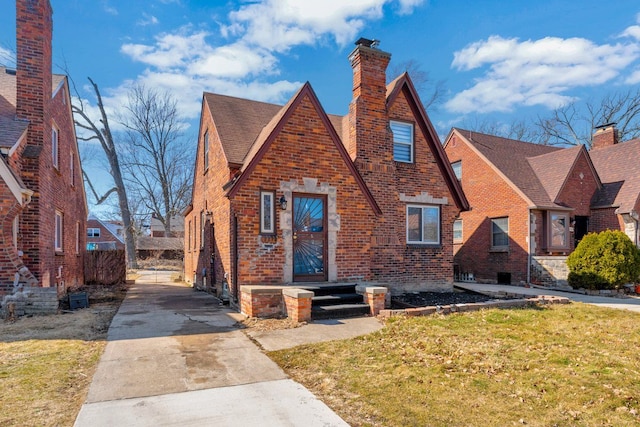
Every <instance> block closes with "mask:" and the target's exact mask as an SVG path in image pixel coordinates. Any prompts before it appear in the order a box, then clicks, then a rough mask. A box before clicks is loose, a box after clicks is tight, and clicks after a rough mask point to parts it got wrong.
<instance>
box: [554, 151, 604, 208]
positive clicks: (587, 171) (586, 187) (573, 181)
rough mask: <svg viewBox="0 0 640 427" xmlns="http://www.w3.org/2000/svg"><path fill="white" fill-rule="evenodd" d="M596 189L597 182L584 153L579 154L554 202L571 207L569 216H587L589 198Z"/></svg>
mask: <svg viewBox="0 0 640 427" xmlns="http://www.w3.org/2000/svg"><path fill="white" fill-rule="evenodd" d="M581 176H582V178H581ZM597 189H598V183H597V181H596V177H595V176H594V174H593V170H592V169H591V168H590V167H589V163H588V161H587V157H586V153H585V154H584V155H583V154H580V155H579V157H578V159H577V161H576V162H575V164H574V166H573V169H572V170H571V173H570V174H569V176H568V177H567V180H566V182H565V184H564V187H563V188H562V190H561V191H560V193H559V194H558V198H557V200H556V203H558V204H560V205H565V206H570V207H572V208H573V209H574V211H573V212H572V213H571V216H575V215H579V216H589V214H590V212H591V207H590V206H591V198H592V197H593V195H594V194H595V192H596V190H597Z"/></svg>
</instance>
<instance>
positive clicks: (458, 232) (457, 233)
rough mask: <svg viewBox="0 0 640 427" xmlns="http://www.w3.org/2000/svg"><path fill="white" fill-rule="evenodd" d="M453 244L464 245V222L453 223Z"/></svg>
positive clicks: (458, 220)
mask: <svg viewBox="0 0 640 427" xmlns="http://www.w3.org/2000/svg"><path fill="white" fill-rule="evenodd" d="M453 243H462V220H461V219H456V220H455V221H454V222H453Z"/></svg>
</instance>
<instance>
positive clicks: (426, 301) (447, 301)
mask: <svg viewBox="0 0 640 427" xmlns="http://www.w3.org/2000/svg"><path fill="white" fill-rule="evenodd" d="M494 299H495V297H490V296H487V295H482V294H476V293H472V292H412V293H406V294H402V295H394V296H392V297H391V308H392V309H397V308H412V307H430V306H438V305H440V306H444V305H451V304H468V303H474V302H486V301H490V300H494Z"/></svg>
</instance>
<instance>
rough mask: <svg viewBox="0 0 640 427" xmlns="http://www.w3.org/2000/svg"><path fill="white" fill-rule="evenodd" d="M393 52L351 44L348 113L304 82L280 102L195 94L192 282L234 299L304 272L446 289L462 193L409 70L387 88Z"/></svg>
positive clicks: (321, 278)
mask: <svg viewBox="0 0 640 427" xmlns="http://www.w3.org/2000/svg"><path fill="white" fill-rule="evenodd" d="M390 56H391V55H390V54H389V53H386V52H383V51H381V50H379V49H377V48H376V47H375V44H373V45H372V42H371V41H370V40H366V39H360V40H359V41H358V42H357V43H356V48H355V49H354V51H353V52H352V53H351V54H350V56H349V60H350V61H351V66H352V68H353V101H352V102H351V104H350V106H349V113H348V114H347V115H346V116H344V117H342V116H334V115H327V114H326V113H325V111H324V109H323V107H322V105H321V104H320V102H319V101H318V98H317V97H316V94H315V93H314V91H313V89H312V88H311V85H310V84H309V83H306V84H305V85H303V86H302V87H301V88H300V89H299V90H298V92H297V93H296V94H295V95H293V97H292V98H291V99H290V100H289V102H288V103H287V104H286V105H284V106H281V105H273V104H267V103H262V102H257V101H251V100H247V99H240V98H233V97H229V96H223V95H216V94H212V93H205V94H204V97H203V102H202V114H201V122H200V133H199V143H198V151H197V156H196V167H195V170H194V184H193V196H192V203H191V205H190V206H189V207H188V208H187V210H186V211H185V251H184V252H185V272H186V277H187V280H189V281H193V282H194V283H195V284H196V285H197V286H198V287H203V288H206V289H207V290H210V291H213V292H217V293H218V294H220V293H221V292H222V290H223V287H224V288H225V289H226V288H227V286H228V289H229V294H230V296H231V300H232V302H237V300H238V299H239V297H240V295H239V293H240V287H243V288H244V287H248V286H245V285H286V286H290V285H294V286H295V285H300V283H301V282H303V283H304V282H309V281H311V282H351V283H359V284H362V283H371V284H379V285H382V286H384V287H387V288H388V289H390V290H391V292H392V293H393V292H397V293H400V292H403V291H406V290H416V289H421V290H429V289H431V290H436V289H437V290H444V289H447V290H450V289H452V284H453V258H452V255H453V246H452V242H453V237H452V232H453V221H454V219H455V218H456V217H457V216H458V214H459V212H460V211H461V210H464V209H467V202H466V199H465V197H464V194H463V193H462V191H461V188H460V185H459V183H458V181H457V180H456V179H455V176H454V174H453V171H452V169H451V166H450V165H449V162H448V161H447V159H446V155H445V153H444V151H443V148H442V145H441V143H440V141H439V138H438V136H437V134H436V132H435V130H434V128H433V126H432V124H431V122H430V121H429V118H428V117H427V114H426V112H425V111H424V109H423V107H422V104H421V102H420V100H419V98H418V95H417V93H416V91H415V88H414V86H413V84H412V82H411V79H410V78H409V76H408V75H407V74H406V73H405V74H403V75H401V76H399V77H398V78H397V79H395V80H394V81H393V82H391V83H390V84H389V85H388V86H387V85H386V67H387V64H388V62H389V60H390ZM243 311H244V310H243Z"/></svg>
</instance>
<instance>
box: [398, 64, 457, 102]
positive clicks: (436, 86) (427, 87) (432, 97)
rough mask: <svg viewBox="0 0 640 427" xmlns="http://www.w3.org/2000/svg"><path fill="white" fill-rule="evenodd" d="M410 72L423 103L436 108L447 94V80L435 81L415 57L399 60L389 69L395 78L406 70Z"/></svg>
mask: <svg viewBox="0 0 640 427" xmlns="http://www.w3.org/2000/svg"><path fill="white" fill-rule="evenodd" d="M405 71H406V72H407V73H409V76H410V77H411V81H412V82H413V86H414V87H415V88H416V91H418V94H419V95H420V99H421V100H422V105H423V106H424V108H425V109H432V110H434V109H436V108H437V107H438V106H439V105H440V104H441V103H442V101H444V96H445V82H444V80H438V81H435V82H434V81H433V80H431V79H430V77H429V73H428V72H427V71H424V70H423V69H422V66H421V65H420V63H419V62H418V61H416V60H414V59H409V60H408V61H403V62H399V63H398V64H395V65H393V64H392V67H391V68H390V69H389V72H388V75H389V76H393V79H395V78H396V77H398V76H399V75H400V74H402V73H404V72H405Z"/></svg>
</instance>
